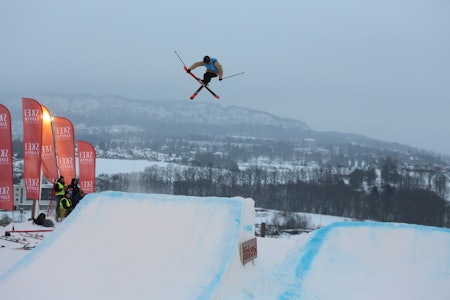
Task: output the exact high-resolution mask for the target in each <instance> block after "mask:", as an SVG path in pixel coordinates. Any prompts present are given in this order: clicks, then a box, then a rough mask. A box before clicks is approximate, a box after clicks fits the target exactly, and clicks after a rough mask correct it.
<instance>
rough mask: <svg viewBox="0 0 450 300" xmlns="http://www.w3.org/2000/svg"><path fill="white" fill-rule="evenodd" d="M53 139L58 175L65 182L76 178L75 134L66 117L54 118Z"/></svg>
mask: <svg viewBox="0 0 450 300" xmlns="http://www.w3.org/2000/svg"><path fill="white" fill-rule="evenodd" d="M53 125H54V126H55V140H56V151H57V154H58V155H57V157H58V159H57V161H58V168H59V175H61V176H64V179H65V182H66V184H69V183H70V181H71V180H72V178H76V170H75V136H74V131H73V125H72V122H70V120H68V119H66V118H58V117H56V118H54V119H53Z"/></svg>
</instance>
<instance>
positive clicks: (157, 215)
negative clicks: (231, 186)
mask: <svg viewBox="0 0 450 300" xmlns="http://www.w3.org/2000/svg"><path fill="white" fill-rule="evenodd" d="M254 221H255V215H254V213H253V201H252V200H251V199H242V198H213V197H205V198H199V197H184V196H171V195H152V194H132V193H119V192H104V193H98V194H91V195H88V196H87V197H86V198H85V199H83V201H82V203H81V206H80V207H77V210H75V211H74V212H73V214H72V215H70V216H69V217H68V218H67V219H66V220H65V221H64V222H62V223H61V224H58V225H57V227H56V228H55V230H54V232H52V233H45V236H46V237H45V239H44V240H42V241H40V242H38V240H37V239H36V241H33V243H34V244H37V247H36V248H34V249H32V250H29V251H27V250H19V249H16V248H18V247H20V245H19V246H18V245H17V244H16V243H14V244H13V243H12V242H7V241H4V240H0V246H1V245H3V246H4V247H2V248H0V258H1V259H0V295H1V298H2V299H29V298H30V297H33V298H35V299H227V300H228V299H263V300H265V299H306V300H310V299H321V300H322V299H323V300H326V299H334V300H336V299H346V300H352V299H355V300H356V299H357V300H361V299H364V300H371V299H374V300H375V299H377V300H378V299H383V300H386V299H388V300H389V299H392V300H394V299H395V300H399V299H400V300H402V299H405V300H416V299H417V300H423V299H433V300H444V299H445V300H448V299H449V295H450V230H447V229H441V228H436V227H426V226H415V225H407V224H392V223H376V222H334V221H333V220H332V219H327V218H326V217H323V219H322V220H321V221H320V222H321V223H322V225H327V226H325V227H323V228H321V229H319V230H316V231H314V232H311V233H308V234H302V235H297V236H292V237H287V236H285V237H284V238H277V239H273V238H258V239H257V243H258V257H257V258H256V259H255V260H254V261H253V262H250V263H248V264H246V265H245V266H243V265H242V264H241V260H240V253H239V245H240V243H241V242H242V241H244V240H247V239H249V238H251V237H253V228H254V227H253V224H254ZM335 221H337V219H336V220H335ZM315 222H316V221H315ZM11 226H12V225H9V226H8V227H6V228H2V227H0V234H1V235H4V231H5V230H11V229H12V228H11ZM14 226H15V230H19V229H23V228H27V229H38V228H42V229H45V228H44V227H39V226H36V225H33V224H31V223H29V222H27V223H16V224H15V225H14ZM12 235H13V236H15V235H17V234H16V233H12ZM43 235H44V234H43ZM18 236H20V235H18ZM22 238H25V237H22ZM26 239H27V240H28V241H31V240H32V238H26ZM65 279H67V282H68V283H67V284H65V283H64V281H65Z"/></svg>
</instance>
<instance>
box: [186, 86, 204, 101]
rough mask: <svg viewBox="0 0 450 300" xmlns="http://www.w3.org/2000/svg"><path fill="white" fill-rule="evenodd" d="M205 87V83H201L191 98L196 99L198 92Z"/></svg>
mask: <svg viewBox="0 0 450 300" xmlns="http://www.w3.org/2000/svg"><path fill="white" fill-rule="evenodd" d="M202 89H203V85H201V86H200V87H199V88H198V89H197V90H196V91H195V92H194V93H193V94H192V96H191V97H190V98H189V99H191V100H194V98H195V97H197V95H198V93H200V91H201V90H202Z"/></svg>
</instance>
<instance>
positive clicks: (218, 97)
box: [184, 66, 220, 100]
mask: <svg viewBox="0 0 450 300" xmlns="http://www.w3.org/2000/svg"><path fill="white" fill-rule="evenodd" d="M187 70H188V69H187V67H186V66H184V71H186V73H187ZM188 74H189V75H191V76H192V77H193V78H194V79H195V80H197V81H198V83H200V84H201V85H202V86H201V87H200V88H199V89H197V91H195V93H194V94H192V96H193V97H192V96H191V100H193V99H194V98H195V97H196V96H197V94H198V93H199V92H200V91H201V90H202V88H206V89H207V90H208V92H210V93H211V94H212V95H213V96H214V97H215V98H216V99H220V96H219V95H217V94H216V93H214V92H213V91H212V90H211V89H210V88H209V87H208V86H207V85H205V84H204V83H203V81H201V80H200V78H198V77H197V76H195V75H194V74H192V72H189V73H188Z"/></svg>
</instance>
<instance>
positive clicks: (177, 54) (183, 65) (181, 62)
mask: <svg viewBox="0 0 450 300" xmlns="http://www.w3.org/2000/svg"><path fill="white" fill-rule="evenodd" d="M175 54H176V55H177V56H178V59H179V60H180V61H181V63H182V64H183V66H186V64H185V63H184V61H183V60H182V59H181V57H180V56H179V55H178V53H177V51H175Z"/></svg>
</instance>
